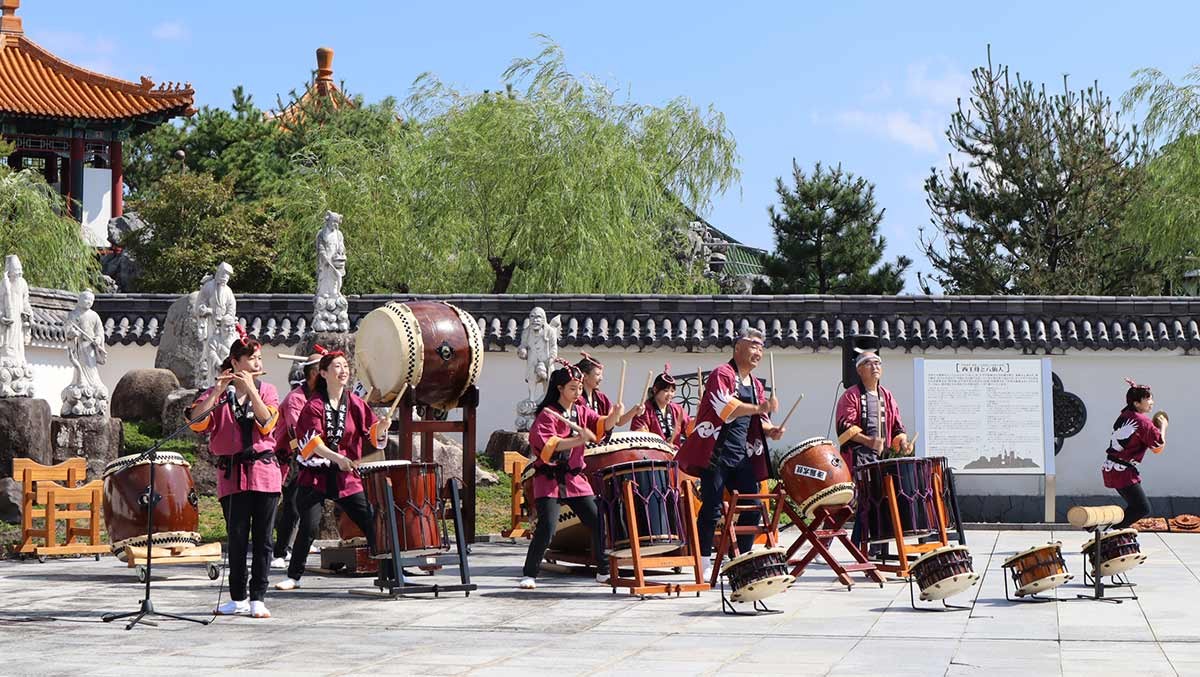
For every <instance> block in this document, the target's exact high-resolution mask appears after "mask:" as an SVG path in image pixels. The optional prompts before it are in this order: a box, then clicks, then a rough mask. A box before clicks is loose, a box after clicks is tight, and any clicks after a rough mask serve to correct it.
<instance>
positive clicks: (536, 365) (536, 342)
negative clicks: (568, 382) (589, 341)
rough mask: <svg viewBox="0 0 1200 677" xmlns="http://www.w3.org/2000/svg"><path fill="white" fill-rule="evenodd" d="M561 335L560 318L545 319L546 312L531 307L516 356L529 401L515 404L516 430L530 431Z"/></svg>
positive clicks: (543, 393) (548, 380) (552, 366)
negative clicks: (521, 369)
mask: <svg viewBox="0 0 1200 677" xmlns="http://www.w3.org/2000/svg"><path fill="white" fill-rule="evenodd" d="M561 333H562V317H561V316H559V315H555V316H554V319H552V320H550V321H547V320H546V311H545V310H543V309H542V308H534V309H533V310H531V311H529V321H528V323H527V324H526V325H525V328H524V330H522V331H521V342H520V344H519V345H518V347H517V357H518V358H520V359H522V360H525V385H526V387H527V388H528V395H529V397H528V399H526V400H523V401H522V402H520V403H519V404H517V430H529V426H530V424H532V423H533V415H534V413H535V411H536V409H537V406H538V404H540V403H541V401H542V398H543V397H545V395H546V387H547V384H549V382H550V371H551V370H552V369H553V368H554V359H555V358H557V357H558V338H559V335H560V334H561Z"/></svg>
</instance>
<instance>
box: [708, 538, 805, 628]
mask: <svg viewBox="0 0 1200 677" xmlns="http://www.w3.org/2000/svg"><path fill="white" fill-rule="evenodd" d="M725 579H729V587H730V588H731V589H732V592H731V593H730V595H729V597H728V598H726V597H725ZM795 581H796V577H795V576H793V575H792V574H791V573H789V571H788V564H787V554H786V551H785V550H784V549H783V548H767V549H766V550H751V551H750V552H748V553H746V554H744V555H739V556H738V557H735V558H733V559H731V560H729V561H728V562H726V563H725V565H724V566H722V567H721V611H723V612H725V613H726V614H737V615H754V614H743V613H742V612H740V611H738V610H737V609H735V608H734V607H733V605H734V604H736V603H740V602H753V603H754V610H755V612H756V613H772V614H777V613H781V611H780V610H775V609H768V608H767V606H766V605H765V604H763V603H762V600H764V599H766V598H768V597H771V596H772V595H778V594H779V593H781V592H783V591H784V590H787V589H788V586H790V585H791V584H792V583H794V582H795Z"/></svg>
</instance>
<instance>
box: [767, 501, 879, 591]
mask: <svg viewBox="0 0 1200 677" xmlns="http://www.w3.org/2000/svg"><path fill="white" fill-rule="evenodd" d="M783 512H784V513H786V514H787V516H788V517H789V518H790V519H791V520H792V524H794V525H795V526H796V528H797V529H799V530H800V538H797V539H796V540H795V542H793V543H792V544H791V546H789V547H788V549H787V559H788V564H791V565H792V575H793V576H795V577H796V578H800V576H801V575H802V574H803V573H804V569H805V568H806V567H807V566H808V565H809V563H811V562H812V561H813V560H814V559H815V558H816V557H817V555H820V556H821V559H823V560H825V563H826V564H828V565H829V568H830V569H832V570H833V572H834V573H835V574H837V577H838V580H839V581H841V583H842V585H844V586H846V589H847V590H850V589H853V587H854V581H853V580H851V578H850V574H851V573H853V572H856V571H858V572H862V573H863V575H865V576H866V577H867V579H868V580H871V581H874V582H876V583H878V584H879V587H881V588H882V587H883V576H880V575H879V571H878V569H877V567H876V566H875V564H874V563H873V562H870V561H868V560H867V557H866V555H864V554H863V553H862V551H861V550H859V549H858V546H856V545H854V544H853V543H851V542H850V536H849V535H848V534H847V533H846V530H845V529H844V528H843V525H844V524H846V521H847V520H849V519H850V516H851V515H853V514H854V511H853V510H851V509H850V506H848V505H841V506H827V505H822V506H818V507H817V508H816V509H815V510H813V520H812V523H811V524H807V523H805V521H804V519H803V516H802V515H801V514H800V511H799V510H798V509H796V507H795V506H794V505H793V504H792V503H791V502H790V501H783ZM835 539H836V540H837V541H840V542H841V544H842V547H844V548H846V552H849V553H850V556H851V557H852V558H853V560H854V561H853V562H847V563H844V564H843V563H842V562H839V561H838V560H837V558H836V557H834V555H833V553H832V552H830V550H829V546H830V545H832V544H833V542H834V540H835ZM806 543H807V544H809V545H810V546H811V547H810V548H809V550H808V552H807V553H805V555H804V556H803V557H801V558H799V559H796V558H795V556H796V554H797V552H798V551H799V550H800V548H802V547H803V546H804V544H806Z"/></svg>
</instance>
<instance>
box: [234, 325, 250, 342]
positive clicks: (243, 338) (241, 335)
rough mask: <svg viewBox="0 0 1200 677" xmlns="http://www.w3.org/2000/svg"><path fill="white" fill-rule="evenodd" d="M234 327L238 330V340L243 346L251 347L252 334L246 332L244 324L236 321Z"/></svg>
mask: <svg viewBox="0 0 1200 677" xmlns="http://www.w3.org/2000/svg"><path fill="white" fill-rule="evenodd" d="M233 328H234V329H236V330H237V334H238V341H240V342H241V344H242V345H243V346H246V347H247V348H249V347H250V336H249V335H247V334H246V328H245V327H243V326H242V325H240V324H236V323H235V324H234V325H233Z"/></svg>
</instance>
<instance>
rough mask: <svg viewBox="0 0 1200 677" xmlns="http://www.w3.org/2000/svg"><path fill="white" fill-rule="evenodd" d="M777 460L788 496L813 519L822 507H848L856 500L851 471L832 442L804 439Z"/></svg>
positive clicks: (779, 473)
mask: <svg viewBox="0 0 1200 677" xmlns="http://www.w3.org/2000/svg"><path fill="white" fill-rule="evenodd" d="M773 455H774V454H773ZM774 460H775V461H776V463H775V472H776V474H777V475H778V476H779V479H780V481H781V482H783V487H784V489H785V490H787V493H788V496H790V497H791V499H792V500H793V501H795V502H796V505H798V506H800V510H801V512H803V513H804V514H805V515H807V516H809V517H812V516H813V511H814V510H816V509H817V508H818V507H819V506H822V505H846V504H848V503H850V501H851V500H853V499H854V482H853V478H852V477H851V476H850V469H849V468H847V467H846V464H845V462H844V461H843V460H842V455H841V453H840V452H839V451H838V448H837V447H836V446H835V445H834V443H833V442H831V441H830V440H827V439H824V438H820V437H814V438H812V439H808V440H804V441H803V442H801V443H800V444H797V445H795V446H793V447H792V448H790V449H788V450H787V451H785V452H783V453H782V454H779V455H778V456H776V458H775V459H774Z"/></svg>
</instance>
